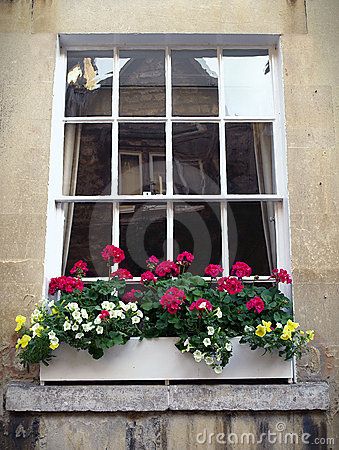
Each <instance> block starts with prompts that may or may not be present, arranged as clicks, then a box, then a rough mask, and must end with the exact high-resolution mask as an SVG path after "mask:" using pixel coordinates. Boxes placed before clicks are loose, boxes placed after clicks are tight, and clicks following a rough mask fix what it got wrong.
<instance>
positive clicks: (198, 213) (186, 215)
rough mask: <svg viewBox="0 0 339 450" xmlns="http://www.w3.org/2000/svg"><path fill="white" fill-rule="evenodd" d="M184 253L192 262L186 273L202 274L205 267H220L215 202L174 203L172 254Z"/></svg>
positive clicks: (218, 217)
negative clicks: (190, 255)
mask: <svg viewBox="0 0 339 450" xmlns="http://www.w3.org/2000/svg"><path fill="white" fill-rule="evenodd" d="M185 250H187V251H188V252H191V253H193V254H194V256H195V259H194V262H193V264H192V266H191V267H190V272H192V273H194V274H200V275H204V270H205V267H206V266H207V265H208V264H221V222H220V205H219V203H195V202H194V203H175V205H174V255H175V257H176V256H177V255H178V254H179V253H181V252H183V251H185Z"/></svg>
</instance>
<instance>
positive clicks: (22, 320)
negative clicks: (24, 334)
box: [15, 314, 26, 331]
mask: <svg viewBox="0 0 339 450" xmlns="http://www.w3.org/2000/svg"><path fill="white" fill-rule="evenodd" d="M15 321H16V323H17V326H16V327H15V331H20V330H21V328H22V326H23V324H24V323H25V322H26V317H25V316H21V315H20V314H19V315H18V316H16V318H15Z"/></svg>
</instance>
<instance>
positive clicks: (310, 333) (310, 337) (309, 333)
mask: <svg viewBox="0 0 339 450" xmlns="http://www.w3.org/2000/svg"><path fill="white" fill-rule="evenodd" d="M306 334H307V339H308V340H309V341H313V339H314V330H307V331H306Z"/></svg>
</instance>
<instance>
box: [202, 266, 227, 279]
mask: <svg viewBox="0 0 339 450" xmlns="http://www.w3.org/2000/svg"><path fill="white" fill-rule="evenodd" d="M223 271H224V269H223V268H222V267H221V266H220V265H218V264H209V265H208V266H207V267H206V268H205V275H207V276H208V277H211V278H217V277H218V276H219V275H221V274H222V273H223Z"/></svg>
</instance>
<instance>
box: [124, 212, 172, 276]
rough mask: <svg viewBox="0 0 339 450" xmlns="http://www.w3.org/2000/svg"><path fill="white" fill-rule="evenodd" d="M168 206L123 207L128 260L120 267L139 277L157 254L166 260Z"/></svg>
mask: <svg viewBox="0 0 339 450" xmlns="http://www.w3.org/2000/svg"><path fill="white" fill-rule="evenodd" d="M166 230H167V226H166V204H165V203H160V204H156V205H154V204H150V203H134V204H133V203H124V204H121V205H120V247H121V248H122V249H123V250H124V252H125V255H126V259H125V260H124V261H123V262H122V263H121V264H120V267H123V268H126V269H128V270H129V271H130V272H131V273H132V274H133V275H134V276H135V277H138V276H140V275H141V273H142V272H144V271H145V270H147V269H146V264H145V261H146V259H147V258H148V257H149V256H151V255H155V256H156V257H157V258H159V259H164V258H166V239H167V235H166Z"/></svg>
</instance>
